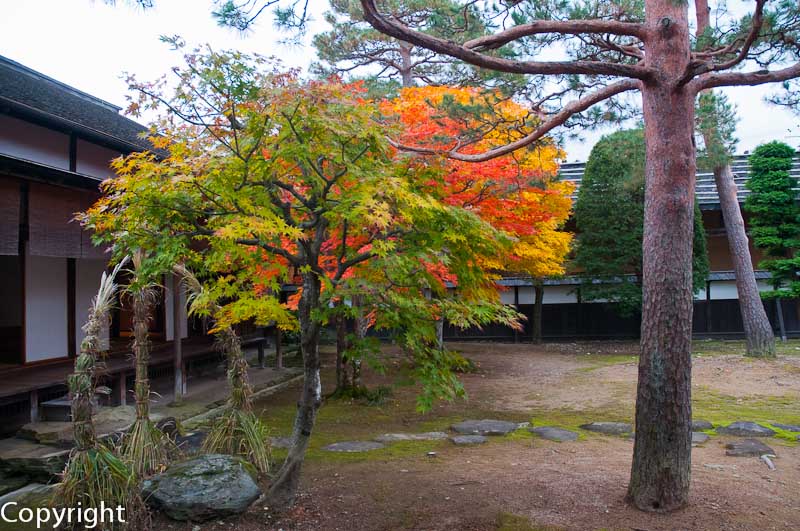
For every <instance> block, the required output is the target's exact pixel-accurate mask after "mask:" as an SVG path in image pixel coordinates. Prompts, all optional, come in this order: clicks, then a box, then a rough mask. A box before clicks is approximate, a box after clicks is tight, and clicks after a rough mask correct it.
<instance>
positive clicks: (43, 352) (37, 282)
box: [25, 255, 69, 363]
mask: <svg viewBox="0 0 800 531" xmlns="http://www.w3.org/2000/svg"><path fill="white" fill-rule="evenodd" d="M68 341H69V339H68V333H67V259H66V258H51V257H46V256H30V255H29V256H26V257H25V354H26V356H25V357H26V361H27V362H28V363H32V362H35V361H44V360H50V359H57V358H65V357H67V355H68V354H69V353H68V349H67V344H68Z"/></svg>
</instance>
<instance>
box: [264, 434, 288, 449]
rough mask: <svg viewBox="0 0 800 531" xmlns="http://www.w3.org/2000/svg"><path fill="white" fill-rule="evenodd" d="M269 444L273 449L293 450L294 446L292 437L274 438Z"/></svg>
mask: <svg viewBox="0 0 800 531" xmlns="http://www.w3.org/2000/svg"><path fill="white" fill-rule="evenodd" d="M269 442H270V445H271V446H272V447H273V448H291V446H292V438H291V437H272V438H270V441H269Z"/></svg>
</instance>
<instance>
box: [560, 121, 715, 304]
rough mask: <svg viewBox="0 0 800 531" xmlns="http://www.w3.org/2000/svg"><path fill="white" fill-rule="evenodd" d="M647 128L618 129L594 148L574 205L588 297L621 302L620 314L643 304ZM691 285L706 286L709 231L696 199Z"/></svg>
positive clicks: (579, 263) (577, 255)
mask: <svg viewBox="0 0 800 531" xmlns="http://www.w3.org/2000/svg"><path fill="white" fill-rule="evenodd" d="M644 163H645V142H644V131H643V130H642V129H633V130H628V131H619V132H616V133H613V134H611V135H607V136H605V137H603V138H602V139H601V140H600V141H599V142H598V143H597V144H596V145H595V146H594V148H593V149H592V153H591V155H590V156H589V160H588V161H587V163H586V170H585V172H584V175H583V181H582V182H581V187H580V189H579V191H578V201H577V203H576V205H575V220H576V222H577V226H578V236H577V248H576V253H575V265H576V266H577V268H578V269H580V270H581V275H582V276H583V278H584V281H583V283H582V284H581V296H582V298H583V299H584V300H586V301H592V300H608V301H611V302H614V303H617V305H618V306H617V310H618V312H619V313H620V315H623V316H629V315H633V314H635V313H637V312H638V311H640V309H641V307H642V233H643V225H644ZM694 217H695V221H694V248H693V251H694V253H693V264H692V265H693V270H692V285H693V287H694V291H695V292H697V291H698V290H700V289H702V288H703V287H705V281H706V277H707V276H708V254H707V251H706V235H705V229H704V228H703V220H702V217H701V215H700V209H699V207H698V206H697V203H696V202H695V216H694Z"/></svg>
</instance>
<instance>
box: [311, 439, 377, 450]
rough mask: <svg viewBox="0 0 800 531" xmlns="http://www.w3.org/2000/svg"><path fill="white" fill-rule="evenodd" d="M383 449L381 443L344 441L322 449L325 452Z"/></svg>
mask: <svg viewBox="0 0 800 531" xmlns="http://www.w3.org/2000/svg"><path fill="white" fill-rule="evenodd" d="M383 447H384V446H383V445H382V444H381V443H379V442H375V441H344V442H337V443H333V444H329V445H328V446H324V447H323V448H322V449H323V450H325V451H326V452H369V451H371V450H380V449H381V448H383Z"/></svg>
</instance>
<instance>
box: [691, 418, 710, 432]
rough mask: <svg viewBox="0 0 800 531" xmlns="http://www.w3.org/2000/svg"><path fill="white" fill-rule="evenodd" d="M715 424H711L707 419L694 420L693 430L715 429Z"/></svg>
mask: <svg viewBox="0 0 800 531" xmlns="http://www.w3.org/2000/svg"><path fill="white" fill-rule="evenodd" d="M713 429H714V425H713V424H711V423H710V422H709V421H707V420H693V421H692V431H705V430H713Z"/></svg>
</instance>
